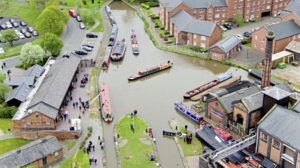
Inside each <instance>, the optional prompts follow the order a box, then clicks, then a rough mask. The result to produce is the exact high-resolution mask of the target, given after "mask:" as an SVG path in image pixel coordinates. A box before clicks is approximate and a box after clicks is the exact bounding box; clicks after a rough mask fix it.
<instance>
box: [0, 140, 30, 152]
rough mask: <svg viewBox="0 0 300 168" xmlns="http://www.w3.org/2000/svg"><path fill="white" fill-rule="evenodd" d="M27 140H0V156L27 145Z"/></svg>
mask: <svg viewBox="0 0 300 168" xmlns="http://www.w3.org/2000/svg"><path fill="white" fill-rule="evenodd" d="M29 142H30V141H29V140H26V139H20V138H10V139H5V140H0V149H1V150H0V155H1V154H3V153H6V152H9V151H11V150H14V149H16V148H18V147H20V146H23V145H25V144H27V143H29Z"/></svg>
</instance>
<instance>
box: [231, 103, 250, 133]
mask: <svg viewBox="0 0 300 168" xmlns="http://www.w3.org/2000/svg"><path fill="white" fill-rule="evenodd" d="M243 107H244V105H243V104H242V103H238V104H236V105H234V107H233V120H234V121H237V119H238V118H237V116H238V115H241V116H242V118H243V130H244V131H246V129H247V127H248V126H247V125H246V124H247V115H248V111H247V110H244V109H242V108H243Z"/></svg>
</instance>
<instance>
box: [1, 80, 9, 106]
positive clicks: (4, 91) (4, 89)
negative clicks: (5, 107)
mask: <svg viewBox="0 0 300 168" xmlns="http://www.w3.org/2000/svg"><path fill="white" fill-rule="evenodd" d="M9 90H10V88H9V86H8V85H6V84H5V83H2V82H1V83H0V102H4V101H5V96H6V94H7V93H8V91H9Z"/></svg>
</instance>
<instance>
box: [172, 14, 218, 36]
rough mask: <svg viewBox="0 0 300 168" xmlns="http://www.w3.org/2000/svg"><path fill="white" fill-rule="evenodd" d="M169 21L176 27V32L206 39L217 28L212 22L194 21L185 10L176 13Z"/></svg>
mask: <svg viewBox="0 0 300 168" xmlns="http://www.w3.org/2000/svg"><path fill="white" fill-rule="evenodd" d="M170 21H171V23H173V24H174V25H175V26H176V31H178V32H180V31H183V32H188V33H193V34H200V35H203V36H208V37H209V36H211V35H212V33H213V31H214V29H215V27H216V26H217V24H216V23H214V22H209V21H205V20H199V19H196V18H194V17H193V16H191V15H190V14H188V13H187V12H186V11H185V10H181V11H180V12H178V13H177V14H176V15H175V16H174V17H172V18H171V19H170Z"/></svg>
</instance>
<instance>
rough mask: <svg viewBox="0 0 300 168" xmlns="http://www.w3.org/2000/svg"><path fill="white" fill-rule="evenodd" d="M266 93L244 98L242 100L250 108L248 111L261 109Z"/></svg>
mask: <svg viewBox="0 0 300 168" xmlns="http://www.w3.org/2000/svg"><path fill="white" fill-rule="evenodd" d="M263 100H264V94H263V93H262V92H258V93H255V94H253V95H250V96H247V97H245V98H242V99H241V101H242V102H243V104H244V105H245V106H246V108H247V109H248V112H251V111H254V110H257V109H260V108H262V107H263Z"/></svg>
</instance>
